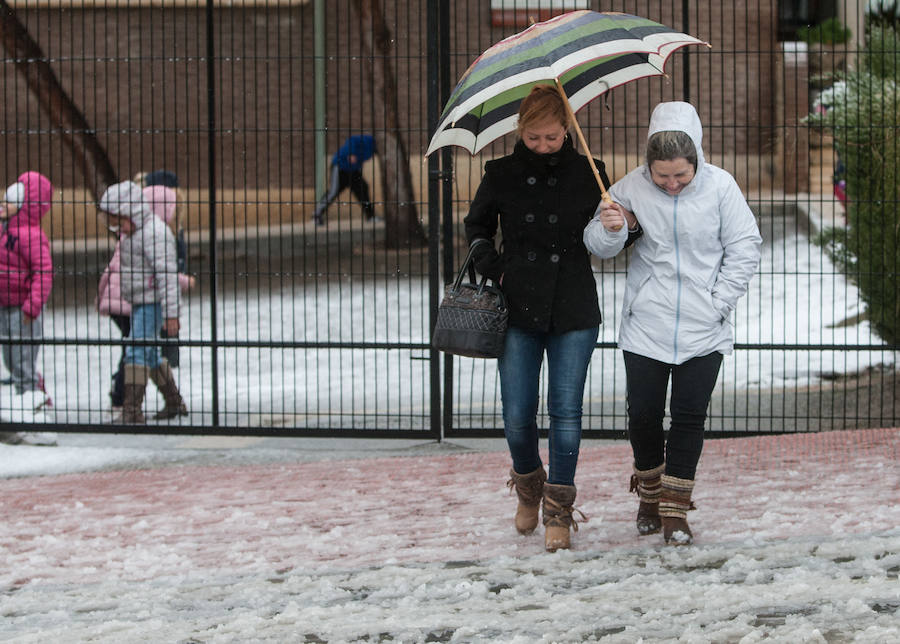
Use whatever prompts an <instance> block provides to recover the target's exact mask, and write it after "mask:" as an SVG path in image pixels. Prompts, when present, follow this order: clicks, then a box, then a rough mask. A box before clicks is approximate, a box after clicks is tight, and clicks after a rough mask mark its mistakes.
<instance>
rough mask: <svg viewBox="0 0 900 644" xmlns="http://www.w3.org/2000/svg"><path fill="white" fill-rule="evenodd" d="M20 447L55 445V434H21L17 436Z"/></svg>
mask: <svg viewBox="0 0 900 644" xmlns="http://www.w3.org/2000/svg"><path fill="white" fill-rule="evenodd" d="M19 439H20V440H19V442H20V443H21V444H22V445H46V446H48V447H53V446H55V445H56V432H22V433H20V434H19Z"/></svg>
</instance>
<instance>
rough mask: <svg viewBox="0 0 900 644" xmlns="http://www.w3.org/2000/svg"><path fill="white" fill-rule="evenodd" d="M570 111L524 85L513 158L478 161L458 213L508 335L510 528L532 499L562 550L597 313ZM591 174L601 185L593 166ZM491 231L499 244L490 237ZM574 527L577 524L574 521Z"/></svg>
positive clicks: (588, 197)
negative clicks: (502, 309)
mask: <svg viewBox="0 0 900 644" xmlns="http://www.w3.org/2000/svg"><path fill="white" fill-rule="evenodd" d="M568 114H569V112H568V110H567V108H566V105H565V103H564V102H563V98H562V96H561V95H560V94H559V93H558V92H557V90H556V89H555V88H554V87H552V86H549V85H542V86H538V87H535V88H534V89H533V90H532V92H531V93H530V94H529V95H528V96H527V97H526V98H525V99H524V100H523V101H522V104H521V107H520V109H519V124H518V134H519V136H520V137H521V138H520V140H519V141H517V142H516V146H515V149H514V150H513V153H512V154H510V155H509V156H506V157H503V158H501V159H496V160H494V161H489V162H488V163H487V164H485V173H484V177H483V179H482V181H481V185H480V186H479V188H478V191H477V193H476V194H475V198H474V200H473V201H472V204H471V207H470V209H469V214H468V215H467V216H466V218H465V228H466V236H467V238H468V241H469V244H470V245H471V244H473V243H475V241H476V240H479V239H487V240H489V241H491V242H492V243H490V244H484V243H479V244H478V246H477V249H482V250H480V251H478V250H476V253H478V254H477V255H476V257H475V266H476V268H477V270H478V272H479V273H481V274H482V275H485V276H487V277H489V278H491V279H493V280H495V281H496V282H498V283H499V284H500V285H501V287H502V288H503V292H504V294H505V295H506V300H507V304H508V306H509V330H508V331H507V335H506V344H505V348H504V353H503V356H502V357H501V358H500V359H499V363H498V364H499V369H500V391H501V396H502V402H503V424H504V433H505V435H506V440H507V444H508V445H509V450H510V455H511V456H512V469H511V471H510V477H511V480H510V482H509V485H510V487H514V488H515V489H516V493H517V495H518V499H519V505H518V508H517V511H516V519H515V523H516V528H517V530H518V531H519V532H520V533H522V534H529V533H530V532H532V531H533V530H534V529H535V528H536V527H537V523H538V508H539V507H540V503H541V499H542V498H543V523H544V526H545V544H546V548H547V550H550V551H554V550H556V549H558V548H568V547H569V545H570V541H569V528H570V526H572V524H573V523H574V522H573V520H572V512H573V504H574V502H575V492H576V490H575V468H576V465H577V462H578V450H579V445H580V443H581V416H582V402H583V398H584V383H585V379H586V377H587V369H588V364H589V362H590V359H591V353H592V352H593V350H594V346H595V345H596V343H597V335H598V332H599V325H600V308H599V305H598V303H597V286H596V282H595V281H594V276H593V274H592V272H591V265H590V256H589V254H588V252H587V250H586V249H585V247H584V243H583V241H582V235H583V232H584V227H585V226H586V225H587V223H588V222H589V221H590V220H591V218H592V217H593V215H594V211H595V210H596V208H597V204H598V203H599V202H600V198H601V191H600V188H599V186H598V185H597V181H596V179H595V178H594V175H593V172H592V171H591V168H590V165H589V163H588V160H587V159H586V158H585V157H584V156H583V155H581V154H578V153H577V152H576V151H575V148H574V146H573V145H572V141H571V139H570V137H569V135H568V133H567V130H568V127H569V125H570V123H569V116H568ZM598 169H599V170H600V174H601V178H602V179H603V180H604V182H605V185H609V182H608V179H607V177H606V172H605V169H604V166H603V164H602V163H598ZM498 224H499V228H500V232H501V234H502V241H501V243H500V246H499V251H498V250H497V249H496V242H495V237H496V236H497V228H498ZM545 352H546V354H547V369H548V372H547V373H548V388H547V391H548V399H547V410H548V413H549V416H550V428H549V455H550V459H549V460H550V462H549V478H548V475H547V474H546V473H545V472H544V466H543V464H542V462H541V456H540V453H539V451H538V427H537V410H538V392H539V384H540V383H539V378H540V371H541V364H542V363H543V359H544V353H545ZM575 527H576V529H577V525H576V526H575Z"/></svg>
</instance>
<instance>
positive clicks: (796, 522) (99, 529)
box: [0, 429, 900, 644]
mask: <svg viewBox="0 0 900 644" xmlns="http://www.w3.org/2000/svg"><path fill="white" fill-rule="evenodd" d="M62 449H66V450H71V451H70V452H69V458H71V459H72V461H73V462H72V463H71V466H70V467H71V469H72V470H73V471H82V470H83V469H84V468H83V467H82V466H81V465H80V464H78V463H77V462H75V461H76V459H77V450H78V449H84V448H62ZM49 451H53V450H52V448H37V447H9V446H0V463H7V462H10V461H11V460H16V461H19V462H28V461H32V460H34V461H35V462H37V459H39V458H40V455H41V454H44V453H47V452H49ZM137 451H138V452H141V451H143V452H144V453H145V456H146V458H147V461H148V462H149V461H152V460H153V458H154V456H153V454H152V450H151V449H150V448H143V449H138V450H137ZM131 456H132V457H136V456H138V454H132V455H131ZM358 456H359V457H358V458H354V459H344V460H328V459H326V460H321V461H313V462H302V463H281V464H278V463H266V464H264V465H251V466H224V467H223V466H218V467H217V466H206V467H201V466H196V465H187V466H178V467H163V468H153V469H137V470H118V471H110V472H96V473H88V474H67V475H57V476H47V477H27V478H7V479H3V480H0V512H2V514H3V517H4V520H3V522H2V524H0V559H2V561H3V562H4V566H3V568H2V570H0V641H5V642H6V641H8V642H16V643H17V644H19V643H29V642H42V643H43V642H98V643H106V642H109V643H113V642H115V643H119V642H183V643H188V642H203V643H214V642H229V643H231V642H273V643H281V642H329V643H341V642H372V641H381V642H441V641H443V642H521V643H530V642H585V641H602V642H617V643H625V642H638V641H641V642H648V643H649V642H743V643H751V642H763V641H765V642H769V641H773V642H785V643H788V642H790V643H793V642H823V643H824V642H863V643H873V644H875V643H877V644H888V643H893V642H897V641H900V581H898V574H900V528H898V526H900V503H898V502H897V500H898V493H900V469H898V459H900V430H897V429H894V430H859V431H838V432H828V433H823V434H815V435H812V434H797V435H790V436H765V437H755V438H742V439H723V440H710V441H707V444H706V447H705V449H704V454H703V458H702V461H701V464H700V470H699V472H698V482H697V488H696V493H695V501H696V504H697V507H698V509H697V510H696V511H695V512H692V513H691V516H690V520H691V525H692V527H693V528H694V532H695V535H696V544H695V545H694V546H692V547H686V548H671V547H666V546H663V545H662V543H661V541H662V540H661V537H659V535H656V536H650V537H638V536H637V534H636V531H635V528H634V523H633V521H634V512H635V510H636V506H637V501H636V499H635V497H634V495H631V494H629V493H628V488H627V480H628V473H629V467H630V458H629V456H630V448H629V447H628V445H627V444H626V443H624V442H619V443H611V444H606V445H603V444H599V445H592V446H590V447H586V448H585V449H583V450H582V454H581V459H580V464H579V470H578V476H577V480H576V483H577V485H578V490H579V498H578V501H577V504H576V505H577V506H578V507H580V508H581V509H582V510H583V511H584V512H585V514H587V515H588V517H589V520H588V521H587V522H583V523H581V524H580V526H579V530H578V532H577V533H575V534H574V537H573V544H574V548H573V549H572V550H571V551H568V552H564V551H560V552H557V553H553V554H549V553H546V552H544V551H543V538H542V534H541V532H540V529H539V530H538V532H537V533H536V534H534V535H531V536H528V537H522V536H519V535H517V534H516V533H515V530H514V528H513V526H512V516H513V513H514V508H515V499H514V497H511V496H509V493H508V491H507V490H506V487H505V485H504V483H505V480H506V471H507V469H508V467H509V461H508V458H509V457H508V455H507V454H506V452H505V450H504V449H502V446H501V449H496V450H489V451H473V452H464V453H454V452H453V451H452V450H451V451H449V452H446V453H443V448H440V447H438V446H435V449H434V451H433V452H432V453H431V454H428V453H425V452H422V451H417V452H416V455H415V456H383V455H382V456H379V457H373V458H365V457H364V455H358ZM33 464H34V463H33ZM55 471H59V469H57V470H55Z"/></svg>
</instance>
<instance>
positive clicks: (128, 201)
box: [100, 181, 154, 227]
mask: <svg viewBox="0 0 900 644" xmlns="http://www.w3.org/2000/svg"><path fill="white" fill-rule="evenodd" d="M100 210H102V211H104V212H108V213H109V214H111V215H118V216H120V217H128V218H129V219H130V220H131V221H132V222H134V224H135V225H136V226H138V227H140V226H141V223H142V222H143V220H144V218H145V217H147V216H148V215H149V216H150V217H153V216H154V215H153V211H152V210H150V206H149V204H148V203H147V200H146V199H145V198H144V193H143V191H142V190H141V188H140V186H138V185H137V184H136V183H134V182H133V181H123V182H121V183H117V184H114V185H112V186H110V187H109V188H107V189H106V192H104V193H103V196H102V197H101V198H100Z"/></svg>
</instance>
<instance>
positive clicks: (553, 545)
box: [544, 483, 588, 552]
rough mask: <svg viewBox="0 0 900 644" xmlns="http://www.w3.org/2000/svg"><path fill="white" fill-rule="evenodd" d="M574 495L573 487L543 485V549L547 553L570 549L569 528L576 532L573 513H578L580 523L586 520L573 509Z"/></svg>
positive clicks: (576, 526)
mask: <svg viewBox="0 0 900 644" xmlns="http://www.w3.org/2000/svg"><path fill="white" fill-rule="evenodd" d="M575 495H576V489H575V486H574V485H556V484H553V483H544V547H545V548H546V549H547V551H548V552H556V551H557V550H560V549H562V550H568V549H569V548H570V547H571V542H570V539H569V528H570V527H571V528H572V529H573V530H574V531H575V532H578V523H576V522H575V518H574V517H573V516H572V513H573V512H578V514H580V515H581V520H582V521H587V520H588V519H587V517H586V516H584V513H583V512H581V510H578V509H576V508H575V507H574V504H575Z"/></svg>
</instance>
